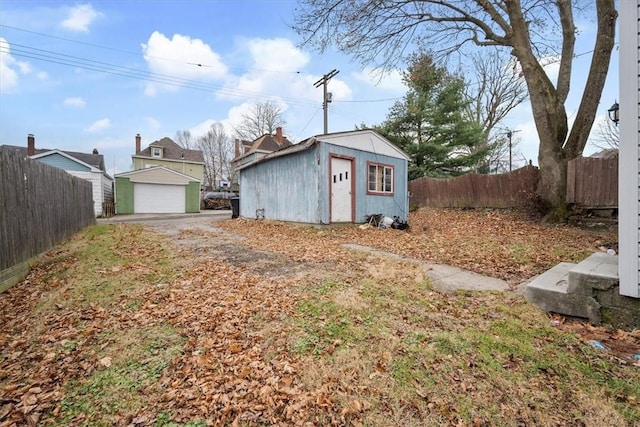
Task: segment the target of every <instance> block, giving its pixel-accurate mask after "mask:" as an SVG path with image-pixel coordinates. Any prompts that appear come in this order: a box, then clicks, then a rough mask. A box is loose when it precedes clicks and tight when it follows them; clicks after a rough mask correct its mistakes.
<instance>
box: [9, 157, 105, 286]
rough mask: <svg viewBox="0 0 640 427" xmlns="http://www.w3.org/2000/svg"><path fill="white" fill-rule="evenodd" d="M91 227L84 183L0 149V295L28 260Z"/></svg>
mask: <svg viewBox="0 0 640 427" xmlns="http://www.w3.org/2000/svg"><path fill="white" fill-rule="evenodd" d="M91 224H95V213H94V210H93V193H92V190H91V183H90V182H89V181H85V180H83V179H80V178H76V177H73V176H71V175H69V174H68V173H67V172H65V171H63V170H62V169H57V168H54V167H51V166H48V165H45V164H43V163H40V162H38V161H35V160H30V159H27V158H25V157H23V156H22V155H20V154H18V153H15V152H13V151H12V150H10V149H7V148H3V147H0V292H2V291H4V290H5V289H7V288H9V287H11V286H13V284H15V283H17V282H18V281H20V280H21V279H22V278H23V277H24V276H25V275H26V273H27V272H28V270H29V260H31V259H32V258H33V257H35V256H37V255H39V254H41V253H43V252H45V251H47V250H49V249H51V248H52V247H53V246H55V245H56V244H58V243H59V242H60V241H62V240H64V239H65V238H67V237H69V236H71V235H72V234H74V233H76V232H77V231H79V230H81V229H83V228H84V227H86V226H87V225H91Z"/></svg>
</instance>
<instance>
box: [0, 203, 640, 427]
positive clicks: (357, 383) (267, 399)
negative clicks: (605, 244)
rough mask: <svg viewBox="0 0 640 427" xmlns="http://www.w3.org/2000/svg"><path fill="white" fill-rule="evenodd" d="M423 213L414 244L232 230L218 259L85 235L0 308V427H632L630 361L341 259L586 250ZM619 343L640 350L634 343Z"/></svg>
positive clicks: (385, 265)
mask: <svg viewBox="0 0 640 427" xmlns="http://www.w3.org/2000/svg"><path fill="white" fill-rule="evenodd" d="M427 214H428V215H427V217H428V219H429V221H426V220H425V222H424V224H425V227H426V229H425V230H422V231H420V230H419V227H414V230H413V231H412V232H410V233H404V232H398V231H392V230H386V231H383V230H361V229H357V228H343V229H338V230H332V229H323V230H318V229H314V228H310V227H299V226H289V225H285V224H278V223H273V222H269V221H259V222H258V221H242V220H236V221H229V222H225V223H222V224H220V225H221V227H224V228H227V229H233V230H235V231H236V232H238V233H242V234H243V235H245V236H246V239H245V240H242V241H239V240H235V241H234V245H233V250H234V251H235V252H233V254H234V256H230V257H228V258H227V257H225V255H226V254H225V252H224V251H223V250H221V249H220V248H219V247H218V245H217V244H216V243H217V240H216V239H218V238H219V239H220V242H222V243H225V242H226V243H228V241H229V240H228V238H227V237H228V236H226V237H225V236H224V235H221V234H220V233H207V232H199V233H198V234H196V233H193V235H190V237H189V239H191V240H193V242H192V243H193V244H192V245H189V246H188V247H184V245H183V247H180V249H170V247H169V246H168V244H167V242H166V241H165V240H164V238H163V237H161V236H159V235H157V234H153V233H151V232H149V231H148V230H146V229H144V228H142V227H140V226H131V225H121V226H96V227H90V228H89V229H87V230H86V231H85V232H84V233H81V234H79V235H78V236H76V237H74V238H73V239H71V240H69V241H68V242H66V243H64V244H63V245H61V246H59V247H58V248H56V249H55V250H53V251H51V252H50V254H48V255H47V256H45V258H43V259H42V260H41V261H40V262H39V264H38V265H37V266H36V267H35V269H34V270H33V272H32V273H31V274H30V276H29V277H28V278H27V280H26V281H25V282H23V283H21V284H19V285H17V286H16V287H14V288H13V289H11V290H9V291H8V292H6V293H4V294H2V295H0V349H1V350H0V360H2V369H0V391H1V393H2V397H3V406H2V407H0V409H1V411H0V423H5V424H7V425H10V424H11V423H15V424H17V425H25V424H32V425H33V424H37V423H39V422H40V423H42V424H45V425H46V424H50V425H105V426H106V425H131V424H133V425H142V426H147V425H149V426H204V425H246V426H254V425H255V426H258V425H305V423H311V424H313V425H336V426H337V425H354V426H358V425H375V426H397V425H402V426H440V425H476V426H482V425H586V426H600V425H621V426H622V425H639V424H640V407H639V406H638V402H637V399H638V396H640V369H639V367H638V366H637V364H636V365H634V364H633V362H630V361H628V360H622V359H620V358H615V357H610V354H609V353H608V352H606V351H604V352H603V351H597V350H595V349H594V348H593V347H592V346H591V345H589V343H588V342H587V340H586V339H585V338H584V337H585V335H580V334H578V333H576V332H575V330H574V329H571V328H564V327H563V326H564V325H563V324H561V323H560V324H558V322H553V323H552V322H551V320H554V321H555V320H557V319H550V318H549V316H547V315H546V314H544V313H542V312H540V311H539V310H538V309H536V308H535V307H532V306H530V305H529V304H527V303H526V302H525V301H524V300H523V299H522V298H521V297H519V296H517V295H515V294H513V293H511V292H505V293H497V292H496V293H490V292H459V293H456V294H441V293H439V292H436V291H434V290H433V289H432V287H431V286H430V284H429V282H428V280H427V279H426V276H425V272H424V271H423V269H422V268H421V267H420V266H419V265H417V264H416V263H407V262H402V261H398V260H396V259H391V258H385V257H377V256H374V255H371V254H368V253H361V252H355V251H351V250H347V249H345V248H344V247H343V246H342V244H343V243H347V242H349V243H353V242H357V243H362V244H367V245H369V246H375V247H379V248H381V249H386V250H392V251H394V252H397V253H400V254H403V255H406V256H411V257H413V258H420V259H425V260H428V261H432V262H433V261H436V262H443V261H444V260H450V259H453V258H451V257H455V256H458V257H460V258H459V259H458V265H460V266H463V267H474V266H475V267H474V268H471V269H474V270H476V271H479V272H483V271H484V272H486V271H492V272H494V273H496V274H495V275H497V276H499V277H507V278H509V279H510V280H512V282H514V283H515V282H517V281H518V280H520V278H521V277H524V276H525V274H528V273H527V272H531V271H535V270H536V269H538V268H541V266H543V265H546V264H547V263H551V262H553V260H555V259H556V258H555V257H557V256H563V257H564V256H572V257H573V256H575V257H577V256H579V255H578V254H580V253H582V252H583V251H586V250H588V249H589V248H591V247H592V246H594V245H597V242H598V240H599V239H601V238H602V235H601V234H597V233H595V234H589V233H588V232H585V231H584V230H577V229H573V228H545V226H540V225H538V224H536V223H527V222H526V220H525V219H524V218H522V217H520V216H518V215H515V216H513V217H510V216H509V215H508V214H507V213H504V212H502V213H495V212H485V211H480V212H475V214H473V213H469V212H462V213H461V212H447V211H443V212H440V211H427ZM414 215H423V216H424V215H425V212H424V211H420V210H419V211H416V212H415V213H414ZM419 218H422V217H418V216H416V217H415V218H414V220H413V221H412V225H413V224H420V219H419ZM447 218H448V219H447ZM445 219H446V220H447V221H448V223H447V224H445V223H441V222H439V221H445ZM456 221H464V222H466V224H463V223H461V222H456ZM474 221H475V222H474ZM494 222H495V223H496V224H494ZM427 224H428V225H427ZM445 225H446V226H445ZM503 229H506V230H509V232H503V231H500V230H503ZM482 230H484V231H485V232H484V234H481V231H482ZM531 230H532V231H531ZM529 231H531V233H532V235H534V236H535V237H531V236H528V235H527V233H528V232H529ZM509 233H511V234H512V235H513V236H512V239H511V240H509V239H507V235H508V234H509ZM459 234H464V237H461V236H460V235H459ZM198 239H202V242H206V244H207V245H208V246H203V245H200V244H199V243H198ZM225 239H226V240H225ZM532 242H535V244H534V243H532ZM545 244H546V247H545V246H544V245H545ZM536 245H537V246H536ZM203 247H206V248H207V249H206V250H202V248H203ZM220 247H222V248H224V247H226V246H224V245H220ZM257 248H259V250H257ZM592 249H593V248H592ZM245 252H246V253H245ZM270 253H277V254H278V255H277V256H270V255H269V254H270ZM240 254H244V255H245V256H239V255H240ZM247 254H250V255H251V256H248V255H247ZM265 254H266V255H265ZM236 255H237V256H236ZM265 257H266V258H268V263H265ZM505 257H506V258H505ZM225 259H228V261H225ZM563 260H564V259H563ZM503 266H506V267H505V268H506V269H507V272H506V273H505V272H502V271H501V268H502V267H503ZM523 266H525V267H524V268H523ZM267 268H268V270H269V271H267V272H265V269H267ZM589 331H590V333H591V335H589V337H590V338H594V339H600V338H599V335H597V334H601V333H602V330H601V329H595V328H591V329H589ZM619 334H620V335H619V337H620V339H624V340H626V342H627V343H628V345H629V349H630V350H632V351H637V352H640V333H639V334H635V333H631V334H629V333H627V334H622V332H619Z"/></svg>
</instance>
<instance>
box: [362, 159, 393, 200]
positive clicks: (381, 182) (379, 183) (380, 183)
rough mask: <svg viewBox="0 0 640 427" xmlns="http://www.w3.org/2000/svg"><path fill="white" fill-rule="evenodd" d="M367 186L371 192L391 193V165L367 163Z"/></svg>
mask: <svg viewBox="0 0 640 427" xmlns="http://www.w3.org/2000/svg"><path fill="white" fill-rule="evenodd" d="M368 167H369V173H368V186H367V189H368V190H369V192H372V193H393V167H392V166H388V165H381V164H376V163H369V165H368Z"/></svg>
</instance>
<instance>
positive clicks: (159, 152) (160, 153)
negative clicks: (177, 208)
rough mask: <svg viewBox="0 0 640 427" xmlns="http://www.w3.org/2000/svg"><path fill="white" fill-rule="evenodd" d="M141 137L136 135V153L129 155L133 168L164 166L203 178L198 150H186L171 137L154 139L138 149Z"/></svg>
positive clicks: (202, 163) (202, 165)
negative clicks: (146, 145)
mask: <svg viewBox="0 0 640 427" xmlns="http://www.w3.org/2000/svg"><path fill="white" fill-rule="evenodd" d="M141 140H142V137H141V136H140V134H137V135H136V153H135V154H134V155H132V156H131V160H132V162H133V169H134V170H138V169H145V168H150V167H154V166H164V167H166V168H168V169H173V170H175V171H178V172H180V173H183V174H185V175H189V176H191V177H193V178H196V179H198V180H199V181H200V182H202V181H203V180H204V155H203V154H202V151H200V150H187V149H185V148H182V147H180V146H179V145H178V144H176V143H175V142H174V141H173V140H172V139H171V138H166V137H165V138H162V139H160V140H158V141H154V142H152V143H151V144H149V146H148V147H147V148H145V149H144V150H140V144H141V142H142V141H141Z"/></svg>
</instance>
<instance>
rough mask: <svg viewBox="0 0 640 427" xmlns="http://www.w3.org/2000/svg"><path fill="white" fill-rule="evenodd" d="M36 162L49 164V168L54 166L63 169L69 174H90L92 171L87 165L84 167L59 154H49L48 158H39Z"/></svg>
mask: <svg viewBox="0 0 640 427" xmlns="http://www.w3.org/2000/svg"><path fill="white" fill-rule="evenodd" d="M36 160H38V161H39V162H42V163H44V164H47V165H49V166H53V167H54V168H59V169H63V170H66V171H68V172H70V171H76V172H88V171H89V170H90V169H89V168H88V167H86V166H85V165H82V164H80V163H78V162H74V161H73V160H71V159H69V158H67V157H65V156H62V155H60V154H59V153H52V154H49V155H48V156H43V157H38V158H37V159H36Z"/></svg>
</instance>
